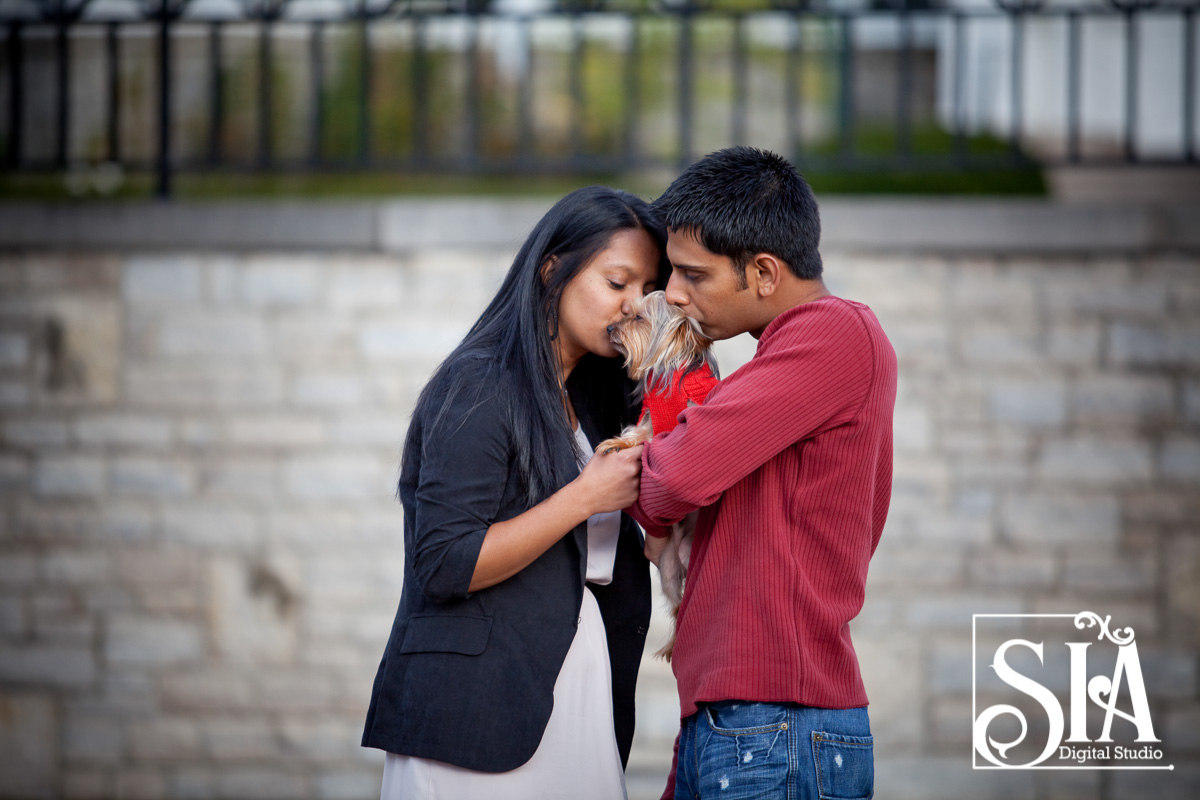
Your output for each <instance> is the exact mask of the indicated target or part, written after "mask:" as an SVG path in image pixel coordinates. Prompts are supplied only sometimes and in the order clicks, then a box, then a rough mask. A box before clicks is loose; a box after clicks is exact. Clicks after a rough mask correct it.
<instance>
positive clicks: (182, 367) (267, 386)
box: [125, 361, 283, 441]
mask: <svg viewBox="0 0 1200 800" xmlns="http://www.w3.org/2000/svg"><path fill="white" fill-rule="evenodd" d="M282 399H283V376H282V374H281V371H280V369H279V368H278V366H267V365H264V364H258V365H254V366H239V365H231V364H227V363H221V364H216V363H183V362H182V361H181V362H169V363H161V362H156V363H136V364H130V365H129V367H128V368H127V369H126V371H125V400H126V402H129V403H131V404H139V405H151V406H169V407H172V408H204V409H211V408H214V407H216V408H228V407H241V408H261V407H264V406H275V405H278V404H279V403H280V402H281V401H282ZM183 433H185V432H183V431H181V434H183ZM183 438H184V440H185V441H187V439H186V437H183Z"/></svg>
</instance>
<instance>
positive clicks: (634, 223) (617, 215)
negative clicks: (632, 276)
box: [401, 186, 670, 505]
mask: <svg viewBox="0 0 1200 800" xmlns="http://www.w3.org/2000/svg"><path fill="white" fill-rule="evenodd" d="M630 229H640V230H644V231H646V233H648V234H649V235H650V237H651V238H652V239H653V240H654V241H655V243H656V244H657V245H658V251H659V266H658V285H659V286H660V287H662V286H665V284H666V279H667V276H668V275H669V272H670V264H669V263H668V262H667V260H666V238H667V236H666V229H665V228H664V227H663V226H662V224H661V223H660V222H659V221H658V218H657V216H656V215H655V213H654V211H653V210H652V209H651V207H650V204H649V203H647V202H646V201H644V200H642V199H641V198H638V197H635V196H634V195H631V194H629V193H628V192H623V191H620V190H618V189H610V188H608V187H606V186H589V187H586V188H583V189H577V190H576V191H574V192H571V193H570V194H568V195H567V196H566V197H564V198H562V199H561V200H559V201H558V202H557V203H555V204H554V206H553V207H552V208H551V209H550V210H549V211H548V212H546V215H545V216H544V217H542V219H541V221H540V222H538V224H537V225H536V226H534V229H533V231H532V232H531V233H530V234H529V237H528V238H527V239H526V240H525V244H524V245H522V247H521V250H520V252H518V253H517V256H516V258H515V259H514V260H513V264H512V267H511V268H510V269H509V271H508V274H507V275H506V276H505V278H504V282H503V283H502V284H501V286H500V289H499V291H497V292H496V296H495V297H494V298H493V299H492V302H491V303H490V304H489V305H488V307H487V309H485V310H484V312H483V314H482V315H481V316H480V317H479V319H478V320H477V321H476V322H475V324H474V325H473V326H472V327H471V330H470V331H469V332H468V333H467V335H466V337H465V338H464V339H463V341H462V343H460V344H459V345H458V347H456V348H455V349H454V351H453V352H452V353H451V354H450V355H449V356H448V357H447V358H446V360H445V361H444V362H442V365H441V366H440V367H438V369H437V371H436V372H435V373H434V375H433V377H432V378H431V379H430V381H429V383H428V384H426V386H425V389H424V390H423V391H422V392H421V395H420V397H419V398H418V400H417V406H416V409H415V410H414V412H413V423H414V424H413V425H412V426H410V428H409V432H408V436H407V438H406V440H405V443H404V455H403V458H402V461H401V475H402V478H401V480H403V476H404V475H405V474H407V475H410V476H414V477H415V475H416V471H417V469H418V466H419V462H420V457H421V453H420V452H418V449H419V448H418V442H417V439H416V435H415V434H416V429H417V427H418V426H417V424H416V423H417V421H418V420H426V421H427V426H428V427H433V426H434V425H436V423H437V422H438V421H439V419H440V417H441V416H442V415H443V414H444V412H445V409H446V408H448V407H449V405H450V400H451V398H454V397H456V396H457V394H458V393H459V392H471V393H473V395H474V402H473V403H472V405H474V403H476V402H477V403H482V402H488V401H489V400H491V398H492V395H491V394H490V393H489V392H487V388H488V386H489V385H490V384H492V380H483V381H480V380H478V375H479V372H478V371H476V370H467V371H466V374H468V375H472V376H474V377H472V378H471V379H470V380H471V384H467V382H466V380H464V379H462V378H461V377H460V376H461V375H463V373H464V371H463V370H458V369H454V365H456V364H459V363H460V362H461V361H463V360H465V359H481V360H482V361H483V364H484V365H485V369H487V370H490V371H492V372H489V376H490V375H495V376H496V378H497V379H501V378H502V379H503V380H504V382H505V383H507V384H509V385H510V386H511V387H512V391H510V392H506V393H505V395H506V396H509V397H511V398H512V399H511V402H510V408H508V409H507V411H508V414H509V417H510V419H511V423H512V433H513V439H512V445H513V448H514V452H513V456H514V457H515V459H516V462H517V468H518V472H519V474H520V476H521V478H522V479H523V482H524V484H525V491H526V497H527V500H528V501H529V503H530V505H533V504H535V503H538V502H540V501H541V500H544V499H545V498H546V497H549V496H550V495H551V494H553V493H554V492H555V491H557V490H558V489H559V488H560V487H561V486H563V485H564V484H565V483H566V482H567V480H569V477H568V476H566V475H563V474H560V472H561V470H560V467H559V466H558V465H559V464H560V463H561V460H560V459H559V458H556V457H555V452H556V451H558V452H561V449H560V448H564V447H565V448H572V447H573V446H574V434H573V433H572V431H571V426H570V421H569V419H568V417H567V414H566V410H565V409H564V407H563V394H562V387H561V384H560V379H559V372H560V367H559V360H558V355H557V353H556V352H555V349H554V344H553V341H554V339H555V338H557V336H558V306H559V299H560V298H561V297H562V293H563V289H564V288H565V287H566V286H567V284H569V283H570V282H571V281H572V280H574V278H575V276H576V275H578V274H579V272H580V271H581V270H582V269H583V268H584V267H585V266H587V264H588V262H589V261H591V260H592V258H594V257H595V256H596V255H597V254H598V253H600V252H601V251H602V250H603V249H604V248H605V247H606V246H607V245H608V243H609V241H610V240H611V239H612V236H613V234H615V233H616V232H617V231H620V230H630ZM551 260H552V262H553V268H552V269H549V270H543V269H542V267H543V266H544V265H545V264H547V262H549V261H551ZM543 273H545V274H543ZM566 388H567V390H568V391H569V392H570V394H571V398H572V401H573V402H574V403H575V408H576V410H577V411H579V410H581V407H584V408H586V411H587V413H590V414H591V416H592V418H593V419H595V420H596V421H597V422H598V423H599V424H600V426H601V429H602V430H603V431H605V434H606V435H613V434H615V433H616V429H618V428H619V427H620V425H621V424H622V418H623V417H624V415H625V413H626V410H627V404H628V396H627V384H626V381H625V374H624V371H623V369H622V364H621V360H620V359H619V358H610V359H605V358H599V357H597V356H595V355H594V354H591V353H589V354H587V355H585V356H584V358H583V359H582V360H581V361H580V362H579V364H578V365H577V366H576V367H575V369H574V370H572V372H571V375H570V378H569V380H568V382H567V387H566ZM451 424H453V423H451Z"/></svg>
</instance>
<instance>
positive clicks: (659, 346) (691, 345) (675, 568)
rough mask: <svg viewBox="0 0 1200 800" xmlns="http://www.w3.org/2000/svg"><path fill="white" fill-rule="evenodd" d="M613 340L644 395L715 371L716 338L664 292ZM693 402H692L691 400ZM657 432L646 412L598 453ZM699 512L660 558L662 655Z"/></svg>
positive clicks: (646, 302)
mask: <svg viewBox="0 0 1200 800" xmlns="http://www.w3.org/2000/svg"><path fill="white" fill-rule="evenodd" d="M611 337H612V343H613V346H614V347H616V349H617V350H618V351H619V352H621V353H622V354H623V355H624V356H625V370H626V372H627V373H628V374H629V377H630V378H632V379H633V380H635V381H637V382H638V392H639V395H640V396H641V397H643V398H644V397H645V396H646V395H647V394H649V393H660V392H662V391H663V390H665V389H668V388H671V387H672V385H674V387H675V388H681V386H682V382H683V377H684V375H686V374H687V373H688V372H692V371H694V370H696V369H699V368H700V367H702V366H704V365H707V366H708V367H709V369H710V370H712V374H713V375H714V376H716V375H717V365H716V361H715V360H714V359H713V356H712V353H711V350H710V347H711V346H712V340H711V339H709V338H708V337H706V336H705V335H704V334H703V333H701V332H700V327H699V326H698V325H697V324H696V322H695V321H694V320H692V319H690V318H688V317H687V316H685V315H684V314H683V312H682V311H680V310H679V309H678V308H676V307H675V306H673V305H671V304H670V303H668V302H667V300H666V295H665V294H664V293H663V292H651V293H650V294H648V295H646V296H645V297H644V298H642V300H641V302H640V303H639V304H638V308H637V310H636V312H635V313H634V315H633V316H631V317H630V318H629V319H626V320H624V321H622V322H620V323H618V324H617V325H615V326H614V327H613V330H612V333H611ZM689 405H694V404H693V403H690V402H689ZM653 437H654V425H653V420H651V419H650V414H649V413H648V412H647V413H645V414H644V415H643V416H642V419H641V421H640V422H639V423H638V424H637V425H631V426H629V427H627V428H625V430H623V431H621V435H620V436H617V437H615V438H612V439H608V440H606V441H604V442H601V443H600V445H599V446H598V447H597V448H596V452H597V453H605V452H611V451H613V450H623V449H625V448H628V447H636V446H637V445H639V444H642V443H644V442H648V441H650V439H652V438H653ZM695 528H696V514H695V513H692V514H689V515H688V516H687V517H685V518H684V519H683V520H681V521H680V522H678V523H676V524H675V525H673V526H672V528H671V535H670V538H669V539H668V541H667V545H666V548H665V549H664V550H663V553H662V556H661V557H660V558H659V561H658V569H659V578H660V579H661V581H662V588H663V593H664V594H665V595H666V596H667V601H668V602H669V603H670V605H671V609H670V611H671V620H672V627H671V638H670V640H669V641H668V642H667V644H666V645H665V646H663V648H662V649H661V650H659V651H658V652H657V653H656V654H655V655H658V656H660V657H662V658H664V659H666V660H667V661H670V660H671V653H672V651H673V650H674V648H675V628H674V620H675V619H676V617H678V615H679V605H680V603H681V602H682V601H683V581H684V578H685V576H686V575H687V564H688V557H689V556H690V555H691V551H692V534H693V532H694V531H695Z"/></svg>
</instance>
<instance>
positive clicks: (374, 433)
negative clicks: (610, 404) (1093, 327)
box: [329, 411, 900, 459]
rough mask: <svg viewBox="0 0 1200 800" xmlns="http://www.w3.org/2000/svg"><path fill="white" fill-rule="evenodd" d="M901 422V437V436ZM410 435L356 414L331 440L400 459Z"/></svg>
mask: <svg viewBox="0 0 1200 800" xmlns="http://www.w3.org/2000/svg"><path fill="white" fill-rule="evenodd" d="M899 427H900V425H899V423H897V431H896V435H897V438H899V436H900V431H899ZM407 433H408V415H400V414H379V413H371V412H361V411H360V412H355V413H351V414H344V415H341V416H339V417H335V418H334V419H333V421H332V422H331V423H330V437H329V438H330V440H331V441H332V442H333V443H334V444H338V445H346V446H349V445H356V446H362V445H371V446H376V447H384V448H386V449H387V450H388V452H389V453H392V454H395V455H396V457H397V459H399V453H400V447H401V446H402V444H403V442H404V437H405V436H406V435H407Z"/></svg>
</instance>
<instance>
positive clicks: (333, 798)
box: [313, 767, 383, 800]
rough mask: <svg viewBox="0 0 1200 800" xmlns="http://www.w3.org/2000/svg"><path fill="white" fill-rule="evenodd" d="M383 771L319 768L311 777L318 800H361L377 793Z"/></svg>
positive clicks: (375, 769)
mask: <svg viewBox="0 0 1200 800" xmlns="http://www.w3.org/2000/svg"><path fill="white" fill-rule="evenodd" d="M382 780H383V772H382V770H380V769H378V768H372V767H360V768H358V769H354V770H348V769H335V770H321V771H319V772H317V774H316V776H315V777H314V779H313V789H314V791H315V793H316V797H318V798H320V800H361V798H364V797H374V796H375V795H377V794H379V790H380V784H381V782H382Z"/></svg>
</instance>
